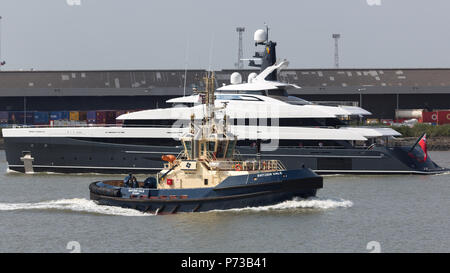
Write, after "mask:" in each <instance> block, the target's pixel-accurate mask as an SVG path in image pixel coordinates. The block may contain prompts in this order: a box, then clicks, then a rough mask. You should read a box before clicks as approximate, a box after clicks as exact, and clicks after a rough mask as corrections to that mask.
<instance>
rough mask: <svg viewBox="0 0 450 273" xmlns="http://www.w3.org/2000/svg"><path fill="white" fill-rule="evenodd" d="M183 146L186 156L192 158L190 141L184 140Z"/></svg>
mask: <svg viewBox="0 0 450 273" xmlns="http://www.w3.org/2000/svg"><path fill="white" fill-rule="evenodd" d="M184 146H185V149H186V153H187V156H188V157H189V158H192V143H191V142H190V141H185V142H184Z"/></svg>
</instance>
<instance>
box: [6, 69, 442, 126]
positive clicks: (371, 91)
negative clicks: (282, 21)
mask: <svg viewBox="0 0 450 273" xmlns="http://www.w3.org/2000/svg"><path fill="white" fill-rule="evenodd" d="M235 71H236V70H220V71H216V81H217V86H222V85H223V84H229V79H230V75H231V73H233V72H235ZM237 71H238V72H240V73H241V74H242V76H243V79H244V80H245V79H246V78H247V76H248V75H249V74H250V73H251V72H256V71H255V70H237ZM205 74H206V71H205V70H187V71H185V70H123V71H118V70H116V71H2V72H0V112H33V111H92V110H136V109H151V108H156V107H165V106H167V105H166V103H165V101H166V100H167V99H170V98H174V97H179V96H183V95H184V94H185V95H189V94H192V88H193V87H198V88H199V89H202V87H203V77H204V76H205ZM185 77H186V80H185ZM279 79H280V80H281V81H284V82H289V83H293V84H296V85H298V86H301V89H297V90H290V91H289V93H290V95H293V96H297V97H301V98H303V99H306V100H310V101H316V102H319V101H320V102H326V103H329V104H340V103H343V104H353V105H359V106H361V107H363V108H365V109H366V110H368V111H370V112H372V113H373V116H372V117H373V118H380V119H393V118H394V116H395V111H396V109H427V110H429V111H431V110H434V109H449V108H450V69H343V68H336V69H287V70H282V71H281V73H280V75H279Z"/></svg>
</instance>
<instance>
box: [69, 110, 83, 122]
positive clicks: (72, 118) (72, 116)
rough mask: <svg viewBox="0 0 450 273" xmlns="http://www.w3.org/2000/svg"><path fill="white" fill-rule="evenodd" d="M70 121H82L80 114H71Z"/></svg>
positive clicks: (75, 112) (73, 112) (72, 112)
mask: <svg viewBox="0 0 450 273" xmlns="http://www.w3.org/2000/svg"><path fill="white" fill-rule="evenodd" d="M69 120H75V121H78V120H80V114H79V112H77V111H71V112H69Z"/></svg>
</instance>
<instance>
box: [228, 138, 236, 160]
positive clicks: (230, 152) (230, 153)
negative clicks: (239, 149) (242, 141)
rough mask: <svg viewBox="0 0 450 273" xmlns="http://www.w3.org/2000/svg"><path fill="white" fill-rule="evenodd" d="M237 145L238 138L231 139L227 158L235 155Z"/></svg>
mask: <svg viewBox="0 0 450 273" xmlns="http://www.w3.org/2000/svg"><path fill="white" fill-rule="evenodd" d="M235 145H236V140H233V141H230V143H229V144H228V148H227V154H226V157H227V158H229V157H232V156H233V150H234V146H235Z"/></svg>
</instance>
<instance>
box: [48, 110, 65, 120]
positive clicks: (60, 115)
mask: <svg viewBox="0 0 450 273" xmlns="http://www.w3.org/2000/svg"><path fill="white" fill-rule="evenodd" d="M69 118H70V114H69V112H67V111H54V112H50V117H49V119H50V120H69Z"/></svg>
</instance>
